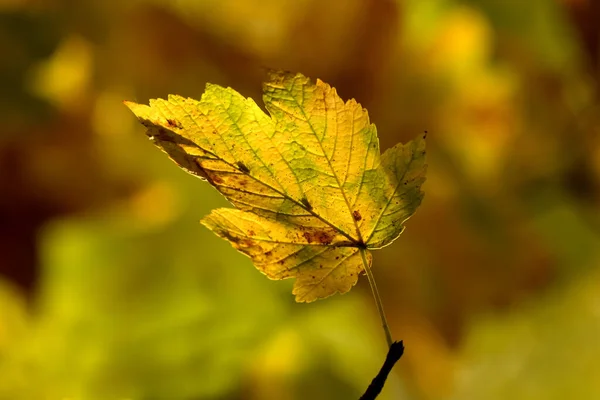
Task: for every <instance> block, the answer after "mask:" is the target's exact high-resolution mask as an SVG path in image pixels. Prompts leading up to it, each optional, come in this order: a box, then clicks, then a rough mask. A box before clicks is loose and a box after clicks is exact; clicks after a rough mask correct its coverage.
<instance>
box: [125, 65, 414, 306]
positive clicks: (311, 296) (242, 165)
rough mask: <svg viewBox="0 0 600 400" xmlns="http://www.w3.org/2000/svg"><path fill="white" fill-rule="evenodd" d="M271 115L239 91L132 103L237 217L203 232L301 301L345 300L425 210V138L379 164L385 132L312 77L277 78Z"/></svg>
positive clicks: (271, 89) (225, 213)
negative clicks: (283, 282)
mask: <svg viewBox="0 0 600 400" xmlns="http://www.w3.org/2000/svg"><path fill="white" fill-rule="evenodd" d="M263 100H264V103H265V107H266V109H267V111H268V112H269V114H270V115H267V114H265V113H264V112H263V111H262V110H261V109H260V108H259V107H258V105H257V104H256V103H255V102H254V101H253V100H252V99H250V98H244V97H243V96H242V95H240V94H239V93H237V92H236V91H235V90H233V89H231V88H223V87H220V86H217V85H213V84H208V85H207V86H206V91H205V92H204V94H203V95H202V98H201V100H200V101H197V100H193V99H188V98H183V97H180V96H173V95H171V96H169V97H168V99H167V100H163V99H157V100H150V105H149V106H147V105H141V104H136V103H132V102H125V103H126V105H127V106H128V107H129V108H130V109H131V110H132V111H133V113H134V114H135V115H136V116H137V117H138V119H139V120H140V121H141V123H142V124H143V125H144V126H146V128H147V135H148V136H149V137H150V138H151V139H152V140H153V142H154V143H155V144H156V145H157V146H158V147H159V148H161V149H162V150H163V151H164V152H166V153H167V154H168V155H169V156H170V157H171V159H173V160H174V161H175V162H176V163H177V164H178V165H179V166H180V167H182V168H183V169H185V170H186V171H188V172H189V173H191V174H194V175H197V176H199V177H201V178H203V179H206V180H207V181H208V182H210V183H211V184H212V185H213V186H214V187H215V188H217V190H219V191H220V192H221V193H222V194H223V195H224V196H225V197H226V198H227V199H228V200H229V201H230V202H231V203H232V204H233V205H234V206H235V207H236V208H220V209H216V210H213V211H212V212H211V213H210V214H209V215H208V216H206V217H205V218H204V219H203V220H202V223H203V224H204V225H205V226H206V227H208V228H209V229H211V230H212V231H213V232H215V233H216V234H217V235H219V236H220V237H222V238H224V239H227V240H228V241H229V242H230V243H231V244H232V245H233V246H234V247H235V248H236V249H238V250H239V251H241V252H242V253H244V254H246V255H248V256H249V257H250V258H251V259H252V261H253V262H254V265H255V266H256V268H258V269H259V270H260V271H261V272H263V273H264V274H265V275H267V276H268V277H269V278H271V279H285V278H296V282H295V285H294V289H293V293H294V294H295V295H296V300H297V301H300V302H310V301H314V300H316V299H320V298H324V297H327V296H330V295H332V294H334V293H336V292H339V293H345V292H347V291H348V290H350V289H351V288H352V286H354V285H355V284H356V282H357V279H358V276H359V274H360V273H361V272H362V271H363V270H364V269H365V267H367V268H368V267H370V264H371V260H372V256H371V250H372V249H378V248H381V247H383V246H386V245H388V244H390V243H391V242H392V241H393V240H394V239H396V238H397V237H398V236H399V235H400V233H401V232H402V230H403V229H404V222H405V221H406V220H407V219H408V218H409V217H410V216H411V215H412V214H413V213H414V212H415V210H416V208H417V207H418V206H419V204H420V203H421V200H422V198H423V193H422V191H421V185H422V183H423V182H424V180H425V169H426V165H425V136H423V137H420V138H418V139H416V140H414V141H411V142H409V143H407V144H398V145H396V146H394V147H392V148H391V149H388V150H387V151H386V152H385V153H384V154H383V155H380V150H379V141H378V138H377V131H376V128H375V125H373V124H371V123H370V122H369V117H368V114H367V111H366V110H365V109H363V108H362V107H361V105H360V104H358V103H357V102H356V101H355V100H354V99H352V100H349V101H347V102H344V101H343V100H342V99H341V98H340V97H339V96H338V95H337V93H336V90H335V89H334V88H332V87H330V86H329V85H327V84H326V83H324V82H322V81H320V80H317V82H316V83H313V82H312V81H311V80H310V79H308V78H306V77H304V76H303V75H301V74H291V73H287V72H272V73H270V74H269V79H268V81H267V82H265V83H264V85H263Z"/></svg>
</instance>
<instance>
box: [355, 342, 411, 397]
mask: <svg viewBox="0 0 600 400" xmlns="http://www.w3.org/2000/svg"><path fill="white" fill-rule="evenodd" d="M402 354H404V344H403V343H402V340H401V341H399V342H394V343H392V345H391V346H390V349H389V351H388V353H387V357H386V358H385V362H384V363H383V366H382V367H381V369H380V370H379V373H378V374H377V376H376V377H375V378H374V379H373V381H372V382H371V384H370V385H369V387H368V388H367V391H366V392H365V394H363V395H362V396H361V397H360V399H359V400H374V399H375V398H376V397H377V396H378V395H379V393H381V389H383V385H384V384H385V380H386V379H387V377H388V374H389V373H390V371H391V370H392V368H393V367H394V364H396V362H397V361H398V360H399V359H400V357H402Z"/></svg>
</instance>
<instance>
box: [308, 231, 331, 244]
mask: <svg viewBox="0 0 600 400" xmlns="http://www.w3.org/2000/svg"><path fill="white" fill-rule="evenodd" d="M302 236H304V238H305V239H306V241H307V242H308V243H319V244H323V245H328V244H329V243H331V241H332V240H333V234H332V233H330V232H327V231H306V232H304V233H303V234H302Z"/></svg>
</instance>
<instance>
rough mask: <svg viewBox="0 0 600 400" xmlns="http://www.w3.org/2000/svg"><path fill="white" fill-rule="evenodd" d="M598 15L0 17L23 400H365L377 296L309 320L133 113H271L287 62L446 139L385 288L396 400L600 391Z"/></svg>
mask: <svg viewBox="0 0 600 400" xmlns="http://www.w3.org/2000/svg"><path fill="white" fill-rule="evenodd" d="M599 26H600V2H599V1H595V0H529V1H518V0H464V1H458V0H441V1H434V0H396V1H395V0H343V1H342V0H339V1H322V0H133V1H115V0H106V1H75V0H73V1H68V0H62V1H61V0H47V1H35V0H29V1H28V0H2V1H0V49H1V56H0V118H1V120H2V128H1V129H0V132H1V133H0V399H2V400H4V399H7V400H13V399H26V400H30V399H32V400H37V399H102V400H105V399H144V400H146V399H148V400H151V399H186V400H187V399H221V400H226V399H227V400H228V399H232V400H233V399H240V400H254V399H279V400H296V399H307V398H310V399H313V400H320V399H356V398H358V397H359V396H360V394H361V393H362V392H363V391H364V390H365V388H366V387H367V385H368V384H369V382H370V380H371V379H372V378H373V377H374V376H375V374H376V372H377V371H378V369H379V367H380V366H381V363H382V362H383V359H384V357H385V353H386V345H385V340H384V337H383V334H382V331H381V328H380V326H379V321H378V316H377V314H376V308H375V305H374V303H373V300H372V298H371V294H370V291H369V288H368V283H367V281H366V278H364V277H363V278H362V279H361V281H360V282H359V284H358V287H357V288H355V289H354V290H353V291H351V292H349V293H348V294H346V295H343V296H340V295H338V296H334V297H332V298H329V299H327V300H322V301H319V302H316V303H312V304H308V305H307V304H296V303H295V302H294V299H293V296H292V295H291V293H290V292H291V284H292V282H289V281H281V282H273V281H269V280H268V279H267V278H265V277H264V276H263V275H261V274H260V273H259V272H258V271H257V270H256V269H255V268H254V267H253V266H252V265H251V263H250V261H249V260H248V259H247V258H245V257H244V256H242V255H241V254H239V253H237V252H236V251H234V250H233V249H232V248H231V247H230V246H229V245H228V244H227V243H226V242H225V241H223V240H220V239H218V238H217V237H216V236H214V235H213V234H212V233H211V232H209V231H208V230H207V229H205V228H203V227H202V226H201V225H200V224H199V223H198V221H199V220H200V218H201V217H202V216H204V215H206V214H207V213H208V212H209V211H210V210H211V209H213V208H215V207H221V206H227V202H226V201H225V200H224V199H223V198H222V197H221V196H220V195H219V194H218V193H217V192H216V191H215V190H214V189H212V188H211V187H210V185H208V184H207V183H205V182H201V181H200V180H198V179H196V178H194V177H192V176H190V175H187V174H186V173H184V172H183V171H181V170H180V169H179V168H178V167H176V166H175V164H173V163H172V162H171V161H169V160H168V159H167V157H165V156H164V155H163V154H162V153H160V152H159V151H158V150H157V149H155V148H154V147H153V145H152V144H151V143H150V142H149V141H148V139H147V138H146V137H145V135H144V129H143V127H142V126H141V125H140V124H139V123H138V122H137V120H136V119H135V117H134V116H133V115H132V114H131V113H130V112H129V110H128V109H127V108H126V107H125V106H123V104H122V100H125V99H128V100H135V101H138V102H142V103H146V102H147V100H148V99H149V98H156V97H166V96H167V94H169V93H176V94H180V95H184V96H190V97H195V98H199V97H200V96H201V94H202V92H203V89H204V85H205V83H206V82H212V83H217V84H220V85H223V86H231V87H233V88H235V89H236V90H238V91H239V92H240V93H242V94H243V95H245V96H251V97H253V98H255V99H257V102H258V103H260V95H261V94H260V87H261V86H260V84H261V82H262V81H263V79H264V78H265V77H266V74H265V70H266V69H267V68H281V69H287V70H292V71H299V72H302V73H304V74H305V75H307V76H310V77H312V78H321V79H323V80H324V81H326V82H328V83H330V84H331V85H333V86H334V87H336V88H337V89H338V92H339V93H340V95H341V96H342V98H344V99H349V98H356V99H357V100H358V101H359V102H360V103H361V104H362V105H363V106H364V107H366V108H367V109H368V111H369V114H370V117H371V120H372V121H373V122H374V123H375V124H376V125H377V127H378V131H379V137H380V142H381V147H382V149H386V148H388V147H390V146H392V145H393V144H395V143H397V142H399V141H407V140H410V139H411V138H413V137H415V136H417V135H419V134H420V133H421V132H423V131H424V130H427V131H428V132H429V136H428V163H429V170H428V180H427V182H426V184H425V186H424V190H425V199H424V202H423V204H422V205H421V207H420V209H419V210H418V211H417V214H416V215H415V216H414V217H413V218H412V219H411V220H410V221H409V222H408V224H407V225H408V227H407V230H406V231H405V233H404V234H403V236H402V237H401V238H400V239H399V240H398V241H396V242H395V243H393V245H391V246H389V247H387V248H385V249H383V250H381V251H378V252H377V253H376V254H375V259H374V273H375V276H376V279H377V282H378V283H379V289H380V292H381V295H382V297H383V302H384V305H385V309H386V312H387V315H388V319H389V322H390V325H391V329H392V332H393V335H394V337H395V338H396V339H404V342H405V345H406V353H405V356H404V357H403V358H402V360H400V362H399V363H398V364H397V366H396V367H395V369H394V371H393V374H392V375H391V376H390V378H389V379H388V382H387V385H386V387H385V389H384V393H383V394H382V395H381V396H380V398H381V399H382V400H385V399H407V400H428V399H450V400H463V399H469V400H470V399H507V398H510V399H513V400H520V399H565V398H573V399H598V398H600V380H598V379H597V378H598V377H599V376H600V363H598V360H599V359H600V102H599V96H600V33H599Z"/></svg>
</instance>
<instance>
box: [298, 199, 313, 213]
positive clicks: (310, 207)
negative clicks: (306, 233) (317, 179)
mask: <svg viewBox="0 0 600 400" xmlns="http://www.w3.org/2000/svg"><path fill="white" fill-rule="evenodd" d="M300 203H302V205H303V206H304V207H305V208H306V209H307V210H308V211H312V209H313V206H312V204H310V203H309V202H308V199H307V198H306V197H303V198H301V199H300Z"/></svg>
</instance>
